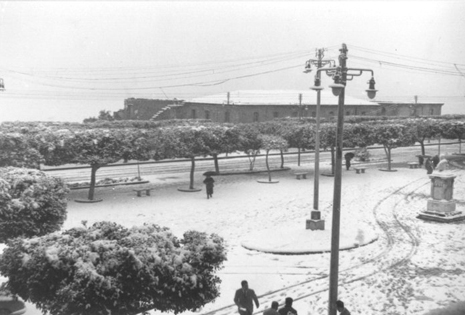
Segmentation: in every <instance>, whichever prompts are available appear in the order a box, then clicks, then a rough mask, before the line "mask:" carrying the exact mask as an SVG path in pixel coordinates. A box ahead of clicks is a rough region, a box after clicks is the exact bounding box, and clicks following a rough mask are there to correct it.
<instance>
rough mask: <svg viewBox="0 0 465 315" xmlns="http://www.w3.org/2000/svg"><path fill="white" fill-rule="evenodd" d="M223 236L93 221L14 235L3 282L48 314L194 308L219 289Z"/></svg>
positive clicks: (0, 262) (2, 263) (0, 265)
mask: <svg viewBox="0 0 465 315" xmlns="http://www.w3.org/2000/svg"><path fill="white" fill-rule="evenodd" d="M225 260H226V250H225V247H224V244H223V239H222V238H221V237H219V236H217V235H215V234H211V235H207V234H206V233H199V232H195V231H189V232H186V233H185V234H184V237H183V239H177V238H176V237H175V236H174V235H173V234H172V233H171V232H170V230H169V229H168V228H165V227H159V226H157V225H154V224H151V225H148V224H146V225H144V226H139V227H133V228H130V229H128V228H125V227H123V226H121V225H118V224H116V223H110V222H97V223H95V224H94V225H93V226H91V227H89V228H86V227H80V228H73V229H70V230H67V231H64V232H63V233H62V234H58V233H54V234H49V235H46V236H42V237H36V238H32V239H14V240H11V241H10V242H9V243H8V247H7V248H6V249H5V250H4V254H3V257H2V258H1V259H0V273H1V274H2V275H4V276H6V277H9V280H8V282H7V288H8V289H9V290H10V291H11V292H12V293H14V294H17V295H19V296H20V297H21V298H23V299H27V300H30V301H31V302H33V303H35V304H36V306H37V307H38V308H39V309H41V310H42V311H43V312H50V314H52V315H54V314H56V315H58V314H74V315H78V314H83V315H84V314H113V315H115V314H121V315H123V314H124V315H126V314H137V313H140V312H143V311H146V310H149V309H157V310H160V311H173V312H174V313H179V312H183V311H186V310H195V309H198V308H200V307H201V306H203V305H205V304H206V303H208V302H210V301H212V300H214V299H215V298H216V297H217V296H218V295H219V287H218V285H219V283H220V282H221V280H220V279H219V278H218V277H217V276H215V275H214V272H215V271H216V270H218V269H219V268H221V265H222V263H223V262H224V261H225Z"/></svg>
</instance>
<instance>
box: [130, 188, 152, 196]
mask: <svg viewBox="0 0 465 315" xmlns="http://www.w3.org/2000/svg"><path fill="white" fill-rule="evenodd" d="M152 190H153V188H150V187H146V188H138V189H133V191H135V192H136V193H137V197H141V196H142V192H143V191H145V194H146V195H147V196H150V191H152Z"/></svg>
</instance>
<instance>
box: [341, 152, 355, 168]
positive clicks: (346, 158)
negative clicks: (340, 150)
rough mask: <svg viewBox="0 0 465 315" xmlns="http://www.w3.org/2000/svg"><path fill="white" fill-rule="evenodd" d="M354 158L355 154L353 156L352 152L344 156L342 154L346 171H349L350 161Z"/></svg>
mask: <svg viewBox="0 0 465 315" xmlns="http://www.w3.org/2000/svg"><path fill="white" fill-rule="evenodd" d="M354 156H355V154H353V153H352V152H347V153H346V154H344V159H345V160H346V170H349V168H350V160H352V159H353V158H354Z"/></svg>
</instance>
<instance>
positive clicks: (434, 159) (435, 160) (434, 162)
mask: <svg viewBox="0 0 465 315" xmlns="http://www.w3.org/2000/svg"><path fill="white" fill-rule="evenodd" d="M438 163H439V155H437V154H436V155H435V156H433V168H436V166H438Z"/></svg>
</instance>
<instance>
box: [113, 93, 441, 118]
mask: <svg viewBox="0 0 465 315" xmlns="http://www.w3.org/2000/svg"><path fill="white" fill-rule="evenodd" d="M337 102H338V98H337V97H335V96H334V95H333V94H332V93H331V91H326V90H323V91H322V92H321V101H320V103H321V108H320V115H321V117H325V118H330V117H333V116H336V115H337V107H338V105H337ZM344 104H345V105H344V114H345V115H346V116H351V115H361V116H433V115H434V116H436V115H441V109H442V106H443V105H444V104H443V103H417V102H412V103H408V102H387V101H368V100H363V99H357V98H354V97H351V96H347V95H346V96H345V102H344ZM114 115H115V118H116V119H133V120H150V119H152V120H164V119H210V120H212V121H214V122H231V123H251V122H261V121H268V120H273V119H275V118H283V117H316V92H315V91H311V90H305V91H298V90H240V91H234V92H227V93H221V94H214V95H208V96H204V97H198V98H193V99H189V100H184V101H179V100H176V99H175V100H149V99H135V98H130V99H126V100H125V102H124V109H123V110H120V111H118V112H116V113H115V114H114Z"/></svg>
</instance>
